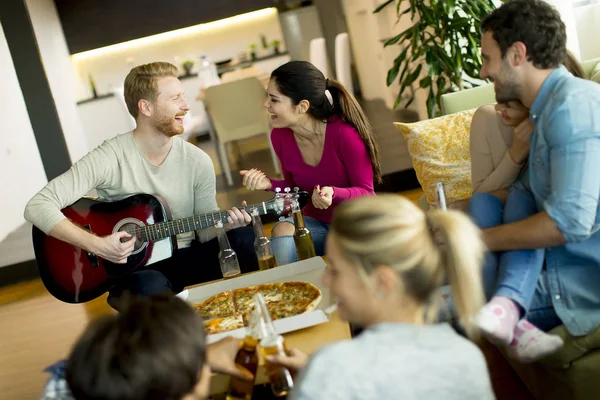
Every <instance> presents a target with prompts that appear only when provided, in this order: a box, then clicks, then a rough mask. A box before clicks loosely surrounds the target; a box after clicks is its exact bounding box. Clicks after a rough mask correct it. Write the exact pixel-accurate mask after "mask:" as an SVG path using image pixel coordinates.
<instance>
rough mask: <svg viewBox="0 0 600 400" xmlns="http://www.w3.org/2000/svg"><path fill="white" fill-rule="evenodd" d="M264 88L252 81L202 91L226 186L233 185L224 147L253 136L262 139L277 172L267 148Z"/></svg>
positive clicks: (270, 147) (267, 129) (257, 82)
mask: <svg viewBox="0 0 600 400" xmlns="http://www.w3.org/2000/svg"><path fill="white" fill-rule="evenodd" d="M265 99H266V94H265V88H264V87H263V85H261V83H260V81H259V80H258V79H257V78H255V77H250V78H245V79H239V80H235V81H231V82H226V83H222V84H220V85H216V86H211V87H209V88H207V89H206V94H205V97H204V104H205V105H206V109H207V111H208V113H209V114H210V116H211V118H212V121H213V124H214V127H215V132H216V136H217V139H218V153H219V154H220V156H221V159H222V161H223V172H224V173H225V177H226V179H227V184H229V186H232V185H233V178H232V176H231V168H230V165H229V159H228V157H227V149H226V145H227V143H230V142H234V141H236V140H240V139H246V138H250V137H253V136H257V135H265V136H266V137H267V140H268V142H269V149H270V151H271V157H272V159H273V165H274V166H275V171H276V173H277V174H279V172H280V168H279V160H278V159H277V155H276V154H275V151H274V150H273V147H272V146H271V140H270V132H271V127H270V125H269V120H268V117H267V115H266V112H265V109H264V107H263V104H264V102H265Z"/></svg>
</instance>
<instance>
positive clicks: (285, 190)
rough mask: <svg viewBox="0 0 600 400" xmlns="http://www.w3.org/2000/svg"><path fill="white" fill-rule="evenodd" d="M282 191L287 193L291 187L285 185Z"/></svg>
mask: <svg viewBox="0 0 600 400" xmlns="http://www.w3.org/2000/svg"><path fill="white" fill-rule="evenodd" d="M283 191H284V192H286V193H289V192H290V191H291V189H290V188H289V187H286V188H285V189H283Z"/></svg>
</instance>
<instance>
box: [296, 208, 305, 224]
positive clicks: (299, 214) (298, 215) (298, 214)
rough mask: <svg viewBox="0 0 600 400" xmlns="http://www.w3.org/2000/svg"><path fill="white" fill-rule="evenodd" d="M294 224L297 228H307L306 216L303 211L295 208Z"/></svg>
mask: <svg viewBox="0 0 600 400" xmlns="http://www.w3.org/2000/svg"><path fill="white" fill-rule="evenodd" d="M293 216H294V225H296V228H305V226H304V216H303V215H302V211H300V210H294V214H293Z"/></svg>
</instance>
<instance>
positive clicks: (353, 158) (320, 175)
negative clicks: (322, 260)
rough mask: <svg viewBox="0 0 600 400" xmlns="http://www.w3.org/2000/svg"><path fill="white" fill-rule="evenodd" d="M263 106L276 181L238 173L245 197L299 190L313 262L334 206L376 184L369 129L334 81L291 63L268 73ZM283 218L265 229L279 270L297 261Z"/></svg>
mask: <svg viewBox="0 0 600 400" xmlns="http://www.w3.org/2000/svg"><path fill="white" fill-rule="evenodd" d="M267 95H268V97H267V100H266V102H265V107H266V108H267V110H268V111H269V114H270V115H271V125H272V126H273V130H272V132H271V142H272V143H273V148H274V149H275V152H276V153H277V157H279V161H280V163H281V170H282V172H283V178H284V179H283V180H275V179H270V178H268V177H267V176H266V175H265V174H264V173H263V172H262V171H260V170H258V169H255V168H252V169H250V170H244V171H240V174H241V175H242V176H243V181H242V182H243V185H244V186H245V187H246V188H248V189H249V190H271V191H274V190H275V189H276V188H281V190H282V191H283V189H284V188H286V187H290V188H293V187H299V188H300V189H301V190H304V191H307V192H309V193H311V194H312V196H311V199H310V201H309V203H308V204H307V205H306V207H304V209H303V213H304V217H305V218H304V220H305V223H306V226H307V227H308V229H309V230H310V231H311V234H312V238H313V242H314V244H315V250H316V252H317V255H323V254H324V252H325V237H326V235H327V232H328V231H329V224H330V223H331V217H332V215H333V210H334V209H335V207H336V205H338V204H340V203H341V202H343V201H344V200H348V199H351V198H354V197H359V196H364V195H374V194H375V192H374V189H373V182H374V181H376V182H380V181H381V172H380V167H379V151H378V149H377V144H376V143H375V138H374V135H373V131H372V129H371V125H370V124H369V122H368V121H367V118H366V116H365V115H364V113H363V111H362V109H361V108H360V106H359V104H358V103H357V101H356V99H355V98H354V97H353V96H352V95H351V94H350V93H348V91H346V89H345V88H344V87H343V86H342V85H341V84H340V83H339V82H337V81H335V80H332V79H326V78H325V76H323V74H322V73H321V71H319V70H318V69H317V68H316V67H315V66H314V65H312V64H311V63H309V62H306V61H291V62H289V63H287V64H284V65H282V66H281V67H279V68H277V69H276V70H275V71H273V73H272V74H271V80H270V81H269V86H268V88H267ZM293 234H294V225H293V222H292V220H291V219H290V218H288V219H286V220H284V221H281V222H279V223H277V225H275V227H273V231H272V242H273V251H274V252H275V258H276V259H277V263H278V264H279V265H283V264H288V263H290V262H294V261H296V260H297V256H296V250H295V246H294V240H293V237H292V235H293Z"/></svg>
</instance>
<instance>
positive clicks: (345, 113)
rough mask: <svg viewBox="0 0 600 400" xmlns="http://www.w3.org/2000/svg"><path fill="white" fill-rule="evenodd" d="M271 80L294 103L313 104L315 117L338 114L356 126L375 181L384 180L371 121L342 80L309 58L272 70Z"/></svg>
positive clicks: (310, 110)
mask: <svg viewBox="0 0 600 400" xmlns="http://www.w3.org/2000/svg"><path fill="white" fill-rule="evenodd" d="M271 79H273V80H274V81H275V83H276V84H277V88H278V89H279V91H280V92H281V93H282V94H283V95H284V96H287V97H289V98H290V99H292V104H293V105H297V104H299V103H300V102H301V101H302V100H307V101H308V102H309V104H310V107H309V109H308V114H309V115H310V116H311V117H312V118H314V119H316V120H319V121H325V120H327V119H328V118H329V117H331V116H332V115H338V116H339V117H340V118H342V119H343V120H344V121H345V122H346V123H348V124H350V125H351V126H353V127H354V128H355V129H356V130H357V131H358V133H359V134H360V137H361V139H362V140H363V142H364V143H365V146H366V147H367V150H368V151H369V156H370V158H371V164H372V165H373V178H374V180H375V182H381V168H380V163H379V148H378V146H377V143H376V142H375V137H374V134H373V129H372V128H371V124H370V123H369V121H368V119H367V117H366V116H365V114H364V112H363V110H362V108H361V107H360V105H359V104H358V102H357V101H356V99H355V98H354V96H352V94H350V93H349V92H348V91H347V90H346V89H345V88H344V86H343V85H342V84H341V83H339V82H338V81H336V80H334V79H327V78H325V75H323V73H322V72H321V71H320V70H319V69H318V68H317V67H315V66H314V65H313V64H311V63H309V62H307V61H290V62H288V63H285V64H283V65H282V66H280V67H279V68H277V69H276V70H275V71H273V72H272V73H271ZM328 94H329V96H331V97H329V96H328Z"/></svg>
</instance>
